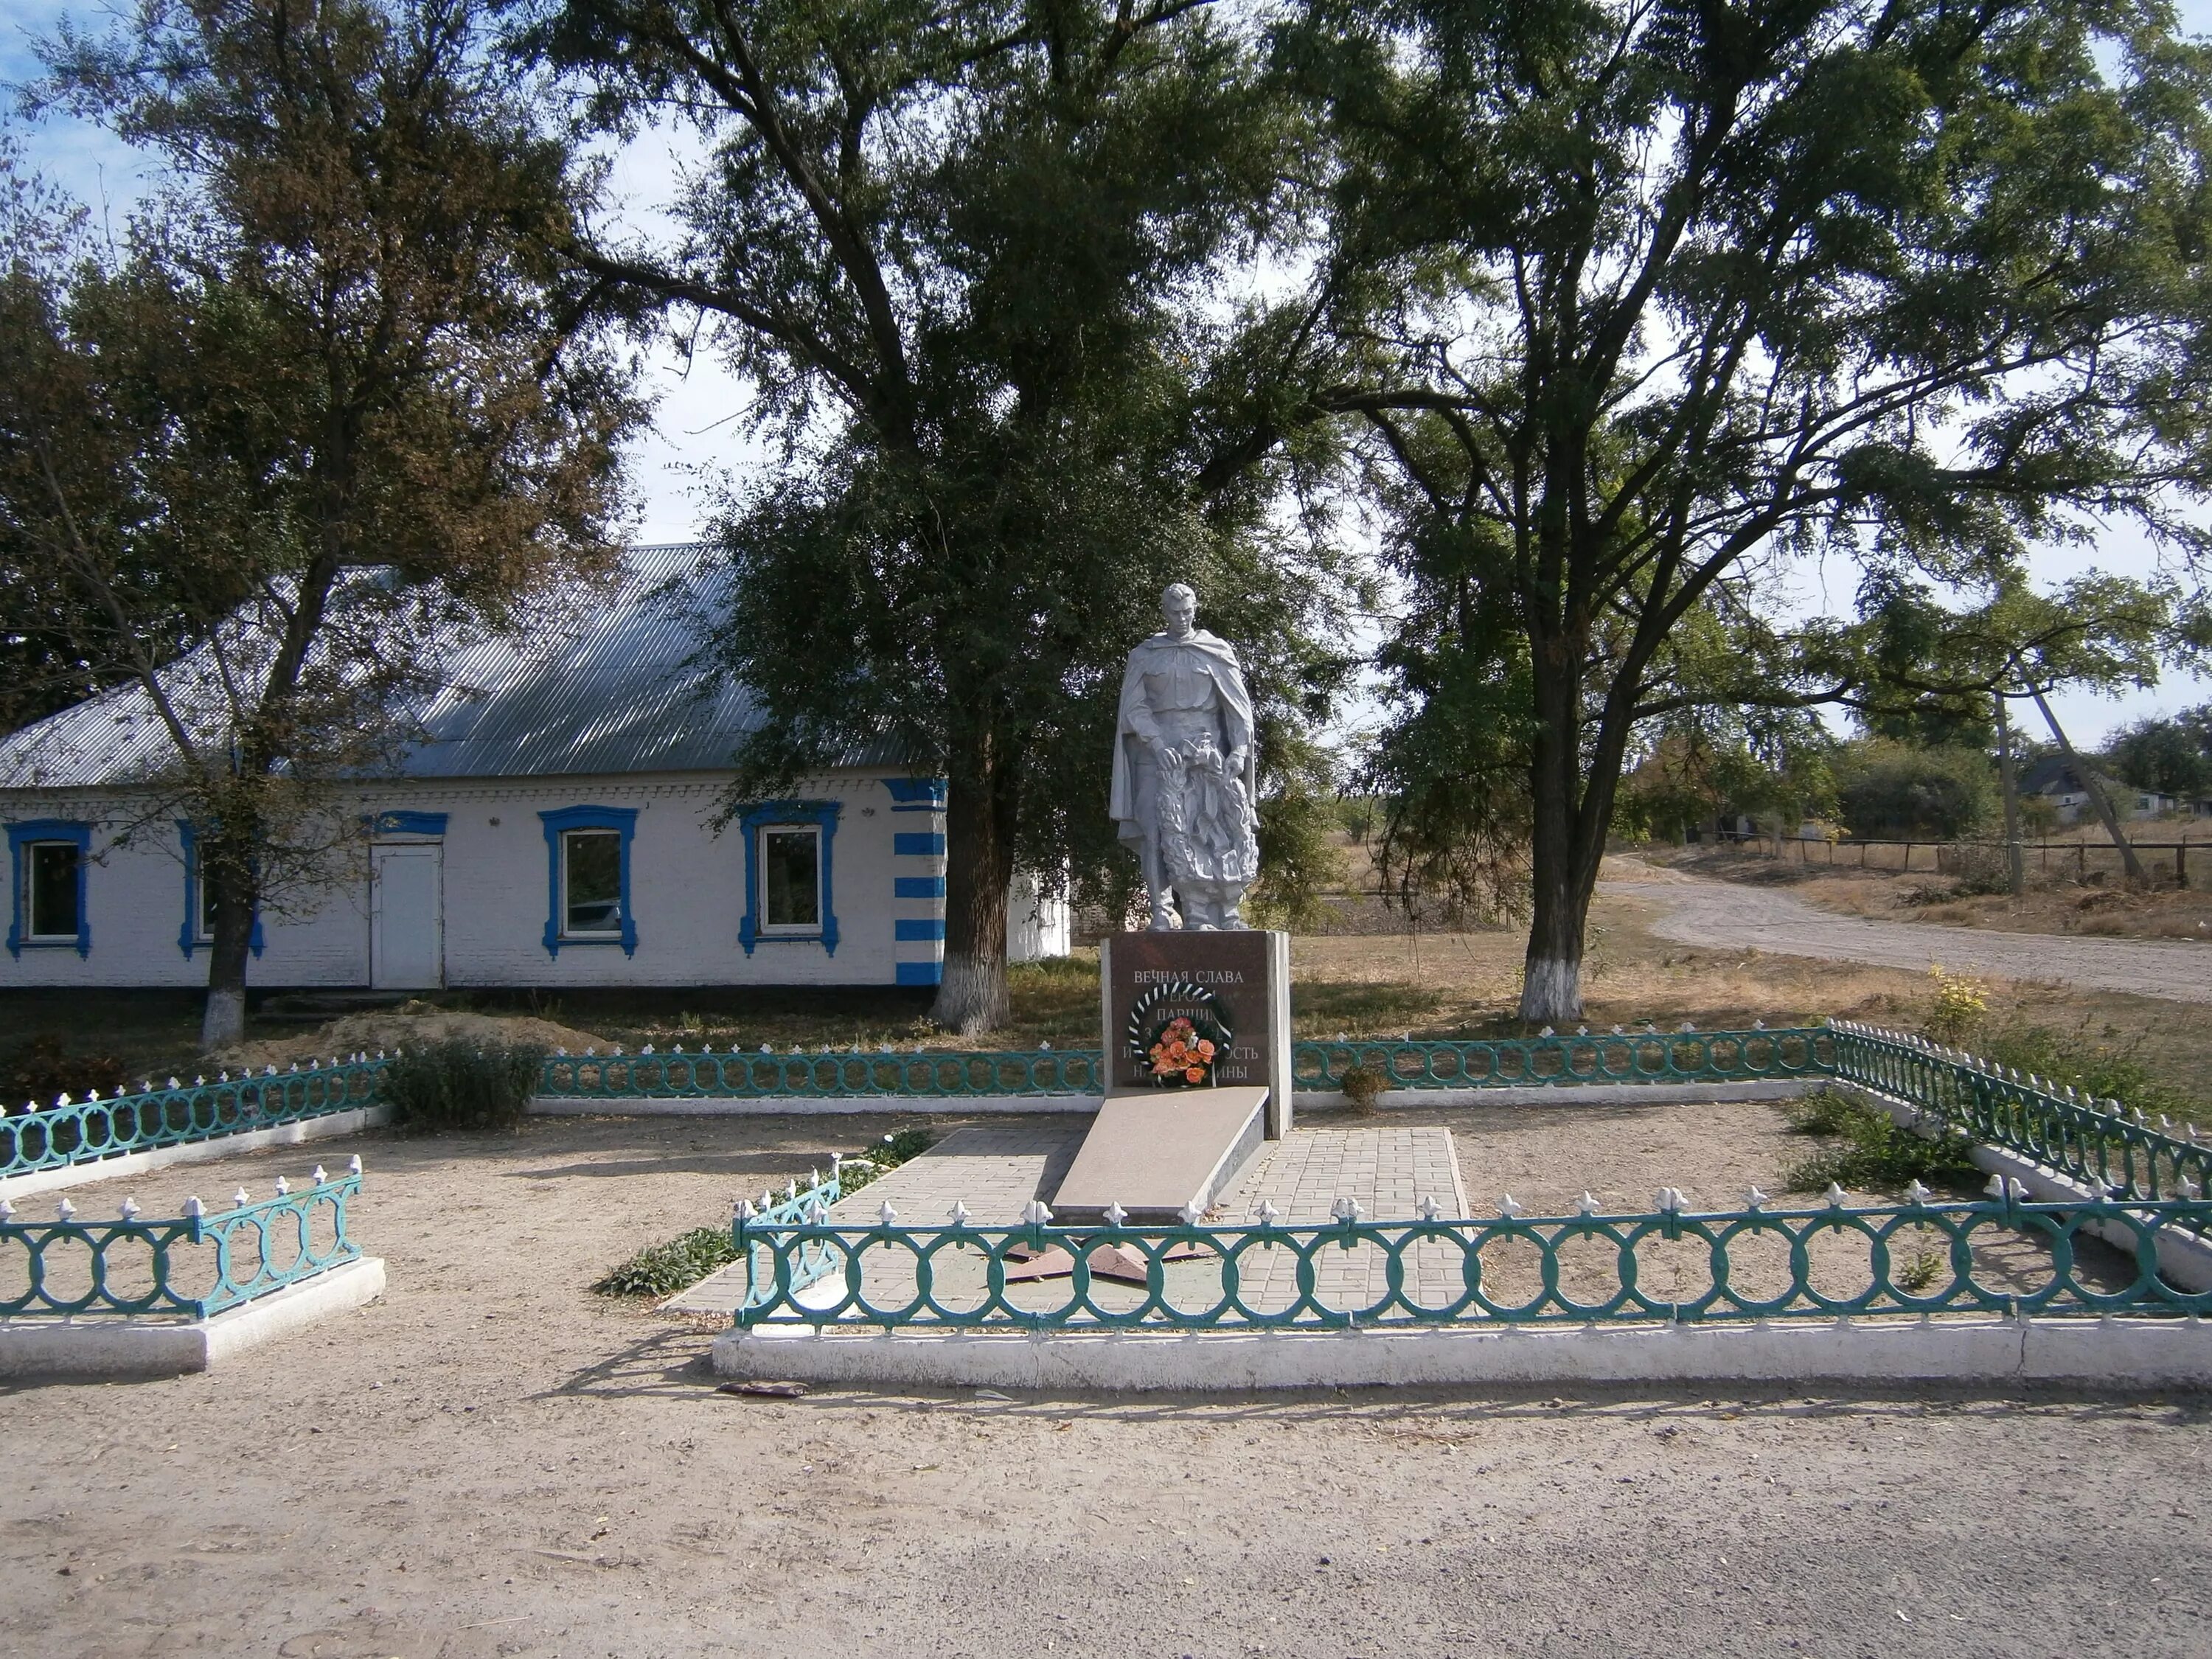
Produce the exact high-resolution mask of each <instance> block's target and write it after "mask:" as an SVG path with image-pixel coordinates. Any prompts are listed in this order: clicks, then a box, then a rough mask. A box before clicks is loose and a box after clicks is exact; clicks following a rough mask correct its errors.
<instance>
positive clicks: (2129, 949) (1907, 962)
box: [1599, 871, 2212, 1002]
mask: <svg viewBox="0 0 2212 1659" xmlns="http://www.w3.org/2000/svg"><path fill="white" fill-rule="evenodd" d="M1599 885H1600V888H1601V890H1602V891H1604V892H1606V893H1607V894H1610V895H1613V896H1617V897H1620V898H1632V899H1637V900H1641V901H1644V902H1649V903H1650V904H1651V905H1652V906H1653V907H1654V908H1655V910H1656V915H1654V917H1653V919H1652V921H1651V923H1650V927H1651V931H1652V932H1653V933H1656V935H1658V936H1659V937H1660V938H1662V939H1672V940H1674V942H1676V943H1677V944H1681V945H1699V946H1702V947H1705V948H1707V949H1715V948H1717V949H1726V948H1728V947H1729V946H1731V945H1747V946H1749V947H1751V948H1752V949H1753V950H1759V951H1771V952H1775V953H1778V954H1780V955H1783V956H1791V957H1826V958H1827V959H1829V960H1831V961H1841V962H1864V963H1873V964H1874V965H1875V966H1876V967H1881V968H1905V969H1922V970H1924V969H1927V968H1928V967H1929V965H1930V964H1931V963H1942V964H1943V966H1944V967H1946V968H1950V969H1966V970H1968V971H1971V972H1973V973H1978V974H1992V975H1996V976H1998V977H2000V978H2002V979H2020V980H2033V981H2039V982H2048V983H2057V984H2061V985H2075V986H2080V987H2083V988H2084V989H2087V990H2097V991H2132V992H2134V993H2136V994H2137V995H2140V996H2150V997H2164V998H2167V999H2169V1000H2172V1001H2176V1002H2212V945H2192V944H2183V943H2175V944H2171V945H2167V944H2155V943H2149V942H2146V941H2142V940H2137V939H2082V938H2079V937H2075V936H2072V935H2061V934H2056V933H1996V932H1994V931H1990V930H1985V929H1983V928H1978V927H1937V926H1935V925H1932V924H1929V923H1926V922H1905V921H1865V920H1863V919H1861V918H1859V917H1856V916H1839V915H1832V914H1831V913H1830V912H1828V911H1826V910H1819V909H1815V908H1814V907H1813V906H1811V905H1809V904H1808V903H1806V902H1804V901H1803V900H1802V899H1798V898H1793V897H1791V896H1790V895H1789V894H1787V893H1784V892H1778V891H1777V890H1774V889H1772V888H1769V887H1752V886H1747V885H1743V884H1739V883H1735V882H1723V881H1708V880H1705V879H1702V878H1698V877H1695V876H1688V875H1685V874H1683V873H1682V872H1680V871H1667V872H1654V873H1653V874H1652V875H1651V876H1650V877H1641V876H1639V877H1638V878H1635V879H1631V880H1614V881H1605V882H1601V883H1600V884H1599Z"/></svg>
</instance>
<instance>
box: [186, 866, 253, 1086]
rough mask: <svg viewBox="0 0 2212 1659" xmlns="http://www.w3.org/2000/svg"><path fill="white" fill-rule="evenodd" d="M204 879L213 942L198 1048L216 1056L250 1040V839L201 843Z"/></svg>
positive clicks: (251, 883)
mask: <svg viewBox="0 0 2212 1659" xmlns="http://www.w3.org/2000/svg"><path fill="white" fill-rule="evenodd" d="M200 879H201V880H202V881H203V882H205V883H206V884H208V890H209V892H210V895H211V896H212V897H213V900H214V908H215V938H214V940H213V942H212V944H211V945H210V948H209V950H208V991H207V1008H206V1011H205V1012H204V1014H203V1015H202V1017H201V1019H200V1048H201V1051H202V1052H203V1053H205V1054H213V1053H214V1052H215V1051H216V1050H217V1049H218V1048H231V1047H234V1045H236V1044H238V1043H240V1042H244V1041H245V1039H246V957H247V953H248V952H249V951H251V949H252V944H253V908H254V899H255V894H254V890H253V862H252V842H251V839H250V838H240V840H239V841H237V842H231V841H229V840H228V838H226V837H222V836H209V837H208V838H207V839H206V840H205V841H204V842H201V843H200Z"/></svg>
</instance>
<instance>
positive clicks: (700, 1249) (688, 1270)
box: [592, 1227, 738, 1297]
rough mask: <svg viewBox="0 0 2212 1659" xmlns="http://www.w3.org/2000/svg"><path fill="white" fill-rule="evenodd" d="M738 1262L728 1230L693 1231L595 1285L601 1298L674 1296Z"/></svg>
mask: <svg viewBox="0 0 2212 1659" xmlns="http://www.w3.org/2000/svg"><path fill="white" fill-rule="evenodd" d="M737 1259H738V1247H737V1245H736V1243H735V1242H734V1241H733V1240H732V1237H731V1236H730V1229H728V1228H727V1227H694V1228H693V1229H692V1230H691V1231H690V1232H688V1233H679V1234H678V1235H677V1236H676V1237H674V1238H671V1239H668V1240H666V1241H665V1242H664V1243H659V1244H648V1245H647V1246H646V1247H645V1248H644V1249H641V1250H640V1251H639V1252H638V1253H637V1254H636V1255H633V1256H632V1257H630V1259H629V1261H625V1262H623V1264H622V1266H620V1267H617V1268H614V1269H613V1270H612V1271H611V1272H609V1273H606V1274H605V1275H604V1276H603V1277H601V1278H599V1279H596V1280H595V1281H593V1283H592V1289H593V1290H595V1291H598V1292H599V1294H600V1295H601V1296H650V1297H664V1296H674V1295H675V1294H676V1293H677V1292H678V1291H681V1290H684V1289H687V1288H689V1287H690V1286H691V1285H696V1284H697V1283H698V1282H699V1281H700V1280H701V1279H704V1278H705V1277H706V1276H707V1275H708V1273H714V1272H715V1271H717V1270H718V1269H720V1268H723V1267H728V1266H729V1265H730V1263H731V1262H732V1261H736V1260H737Z"/></svg>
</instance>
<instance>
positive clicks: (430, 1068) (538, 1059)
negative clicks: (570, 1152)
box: [384, 1040, 545, 1134]
mask: <svg viewBox="0 0 2212 1659" xmlns="http://www.w3.org/2000/svg"><path fill="white" fill-rule="evenodd" d="M544 1064H545V1055H544V1051H543V1050H541V1049H538V1048H478V1047H477V1045H476V1044H475V1043H473V1042H467V1041H465V1040H456V1041H453V1042H437V1043H431V1044H429V1045H428V1046H426V1047H423V1048H416V1049H412V1050H410V1051H407V1052H404V1053H403V1054H400V1055H399V1056H398V1058H396V1059H395V1060H392V1063H391V1065H390V1066H389V1067H388V1068H387V1069H386V1072H385V1074H384V1097H385V1098H386V1100H387V1101H389V1102H390V1103H391V1104H392V1121H394V1122H395V1123H397V1124H398V1125H399V1126H400V1127H402V1128H405V1129H412V1130H416V1131H418V1132H420V1133H424V1134H437V1133H441V1132H443V1131H445V1130H448V1129H512V1128H513V1127H515V1126H516V1125H517V1124H519V1123H520V1122H521V1121H522V1112H523V1108H524V1107H526V1106H527V1105H528V1104H529V1103H530V1097H531V1096H532V1095H533V1094H535V1093H537V1092H538V1079H539V1076H540V1075H541V1074H542V1073H543V1071H544Z"/></svg>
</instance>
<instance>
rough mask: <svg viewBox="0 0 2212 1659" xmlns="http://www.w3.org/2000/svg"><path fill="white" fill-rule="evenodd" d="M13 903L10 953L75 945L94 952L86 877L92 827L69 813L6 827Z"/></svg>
mask: <svg viewBox="0 0 2212 1659" xmlns="http://www.w3.org/2000/svg"><path fill="white" fill-rule="evenodd" d="M8 866H9V877H10V891H11V896H12V899H13V903H12V905H11V907H10V908H9V917H8V954H9V956H11V957H21V955H22V954H23V952H24V951H26V950H67V949H72V948H73V949H74V950H75V951H76V953H77V955H79V956H80V957H88V956H90V955H91V954H92V915H91V913H90V911H89V909H88V908H87V905H86V902H85V901H86V898H87V890H86V885H85V878H86V876H87V874H88V872H89V871H90V870H91V867H92V826H91V825H90V824H88V823H78V822H76V820H74V819H70V818H33V819H31V820H30V821H29V822H27V823H11V824H9V826H8Z"/></svg>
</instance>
